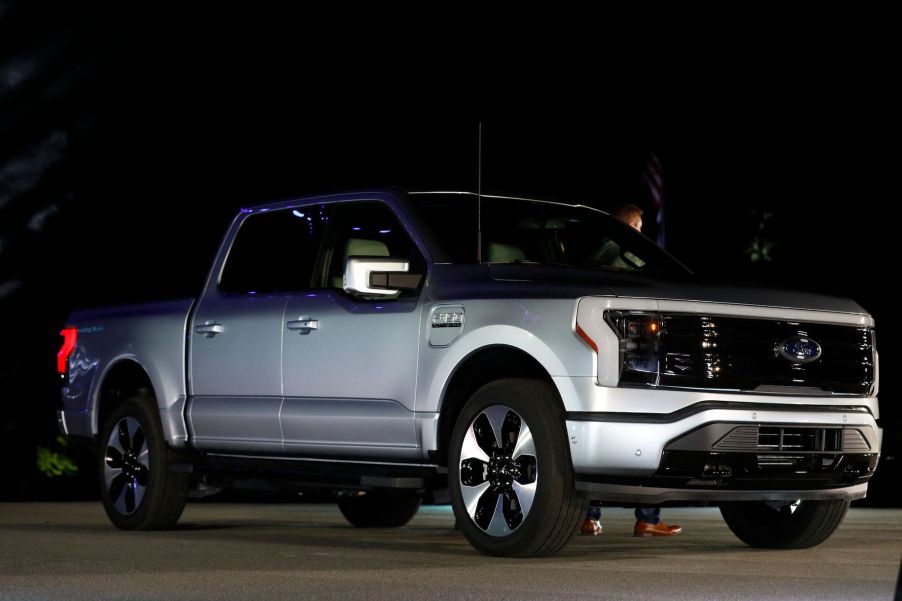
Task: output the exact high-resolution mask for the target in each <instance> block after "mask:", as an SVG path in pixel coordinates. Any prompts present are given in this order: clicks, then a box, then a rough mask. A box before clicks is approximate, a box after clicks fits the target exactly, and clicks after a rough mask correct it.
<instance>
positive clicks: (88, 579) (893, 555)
mask: <svg viewBox="0 0 902 601" xmlns="http://www.w3.org/2000/svg"><path fill="white" fill-rule="evenodd" d="M664 517H665V519H666V521H667V522H668V523H678V524H680V525H682V526H683V528H684V533H683V534H682V535H680V536H677V537H673V538H664V539H662V538H654V539H638V538H634V537H633V536H632V525H633V518H632V511H631V510H628V509H622V508H608V509H606V510H605V519H604V522H605V524H604V526H605V534H604V535H602V536H599V537H581V536H580V537H575V538H574V541H573V542H572V543H571V544H570V546H568V547H567V548H566V549H565V550H564V551H563V552H562V553H560V554H559V555H557V556H555V557H551V558H544V559H527V560H524V559H501V558H491V557H485V556H482V555H480V554H478V553H477V552H476V551H474V550H473V549H472V548H471V547H470V546H469V545H468V544H467V542H466V541H465V540H464V538H463V536H462V535H461V534H460V533H459V532H457V531H455V530H453V523H454V518H453V516H452V514H451V512H450V509H449V508H448V507H447V506H429V507H423V508H422V509H421V511H420V513H419V514H418V515H417V516H416V517H415V518H414V519H413V521H411V523H410V524H408V525H407V526H405V527H404V528H399V529H377V530H361V529H355V528H352V527H350V526H349V525H348V524H347V523H346V522H345V521H344V519H343V518H342V516H341V514H340V513H339V512H338V509H337V508H336V507H335V506H334V505H320V504H317V505H313V504H298V505H287V504H286V505H258V504H244V505H241V504H213V503H203V504H200V503H194V504H189V505H188V508H187V509H186V511H185V514H184V515H183V517H182V520H181V522H180V528H179V529H177V530H175V531H170V532H121V531H118V530H116V529H115V528H113V527H112V526H111V525H110V524H109V522H108V521H107V519H106V516H105V515H104V513H103V510H102V508H101V507H100V504H99V503H43V504H25V503H22V504H0V599H16V600H26V599H66V600H74V599H116V600H131V599H136V600H137V599H140V600H150V599H211V600H213V599H215V600H219V599H253V600H256V599H308V598H310V599H342V600H345V601H346V600H347V599H391V600H396V599H463V598H465V599H467V600H468V601H476V600H481V599H486V600H489V599H490V600H492V601H499V600H503V599H518V600H520V599H567V600H568V601H569V600H571V599H630V600H642V599H673V600H682V599H717V600H721V601H723V600H734V599H736V600H738V599H784V600H789V599H793V600H794V599H816V600H819V601H821V600H829V599H883V600H886V599H892V598H893V595H894V592H895V591H896V580H897V577H898V574H899V565H900V557H902V510H898V509H852V510H851V511H850V512H849V515H848V516H847V517H846V520H845V522H844V523H843V524H842V525H841V526H840V528H839V529H838V530H837V532H836V533H835V534H834V535H833V537H832V538H830V539H829V540H828V541H827V542H825V543H824V544H822V545H820V546H818V547H815V548H813V549H807V550H797V551H765V550H757V549H751V548H749V547H746V546H745V545H743V544H742V543H741V542H740V541H739V540H738V539H736V538H735V537H734V536H733V534H732V533H731V532H730V531H729V530H728V529H727V527H726V526H725V525H724V523H723V521H722V520H721V518H720V514H719V512H718V511H717V510H716V509H709V508H668V509H666V510H665V512H664Z"/></svg>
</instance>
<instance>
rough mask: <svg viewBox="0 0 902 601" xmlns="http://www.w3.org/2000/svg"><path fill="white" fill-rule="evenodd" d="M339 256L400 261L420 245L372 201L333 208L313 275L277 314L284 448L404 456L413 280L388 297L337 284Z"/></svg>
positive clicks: (408, 447)
mask: <svg viewBox="0 0 902 601" xmlns="http://www.w3.org/2000/svg"><path fill="white" fill-rule="evenodd" d="M349 256H382V257H393V258H399V259H405V260H408V261H409V262H410V273H413V274H420V275H422V276H423V278H421V280H422V279H424V278H425V271H426V263H425V260H424V259H423V256H422V253H421V252H420V250H419V249H418V248H417V247H416V245H415V244H414V243H413V241H412V239H411V237H410V235H409V234H408V232H407V231H406V230H405V228H404V227H403V226H402V225H401V223H400V222H399V220H398V219H397V217H396V216H395V215H394V214H393V212H392V211H391V209H390V208H389V207H388V206H387V205H385V204H383V203H381V202H375V201H371V202H347V203H341V204H339V205H337V206H336V209H335V213H334V215H333V219H332V224H331V228H330V230H329V234H328V237H327V240H326V241H325V243H324V246H323V253H322V256H321V260H320V265H319V268H318V273H315V274H314V280H315V281H316V280H317V279H318V284H319V286H318V288H317V289H316V290H312V291H310V292H309V293H308V294H303V295H301V294H298V295H295V296H294V297H293V298H292V299H291V300H290V301H289V303H288V308H287V310H286V313H285V324H284V325H285V330H284V333H285V339H284V343H283V352H282V363H283V368H282V381H283V385H284V394H285V402H284V404H283V407H282V419H281V424H282V432H283V435H284V440H285V451H286V452H288V453H292V454H296V455H301V456H319V457H339V458H340V457H348V458H355V459H376V460H378V459H391V460H403V459H414V458H416V456H417V442H416V434H415V429H414V398H415V390H416V375H417V351H418V335H419V315H420V294H419V290H420V288H422V281H421V282H420V287H419V288H417V289H416V290H413V289H411V290H403V291H401V292H400V293H399V294H396V295H394V296H392V297H384V296H383V297H380V298H376V297H369V298H367V297H364V296H360V295H351V294H349V293H347V292H345V291H344V290H343V274H344V266H345V263H346V261H347V258H348V257H349Z"/></svg>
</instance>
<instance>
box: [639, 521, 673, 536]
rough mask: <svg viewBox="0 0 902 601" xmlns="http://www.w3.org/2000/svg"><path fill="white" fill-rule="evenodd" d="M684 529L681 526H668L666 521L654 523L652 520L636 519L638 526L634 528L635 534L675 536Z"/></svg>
mask: <svg viewBox="0 0 902 601" xmlns="http://www.w3.org/2000/svg"><path fill="white" fill-rule="evenodd" d="M682 531H683V529H682V528H680V527H679V526H668V525H667V524H665V523H664V522H658V523H657V524H652V523H651V522H643V521H642V520H637V521H636V527H635V528H633V536H673V535H674V534H679V533H680V532H682Z"/></svg>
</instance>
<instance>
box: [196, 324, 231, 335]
mask: <svg viewBox="0 0 902 601" xmlns="http://www.w3.org/2000/svg"><path fill="white" fill-rule="evenodd" d="M194 331H195V332H197V333H198V334H206V335H207V338H212V337H213V336H216V335H217V334H222V333H223V332H225V328H224V327H222V324H221V323H205V324H203V325H200V326H194Z"/></svg>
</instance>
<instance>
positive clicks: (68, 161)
mask: <svg viewBox="0 0 902 601" xmlns="http://www.w3.org/2000/svg"><path fill="white" fill-rule="evenodd" d="M129 17H130V18H131V19H132V20H134V19H135V18H136V17H137V15H129ZM167 22H168V21H167V20H165V19H159V18H158V19H156V20H151V21H150V22H149V23H145V26H144V27H135V28H134V29H128V28H114V27H111V25H110V21H108V20H101V19H96V18H94V17H92V16H86V15H84V14H78V13H75V12H73V13H71V14H42V13H40V12H39V9H36V8H34V7H33V6H30V7H28V8H25V5H24V3H12V4H9V3H0V320H2V321H0V323H2V328H3V332H4V334H5V338H6V341H7V344H5V345H4V350H3V360H2V361H0V403H2V407H3V409H2V412H3V415H2V417H0V428H2V429H0V437H2V440H0V456H2V457H3V463H4V466H6V467H7V472H9V471H10V468H11V471H12V474H13V476H12V477H9V478H5V479H4V481H3V482H2V483H0V499H2V498H49V497H53V496H66V495H72V496H76V497H77V496H79V495H83V494H86V493H85V492H84V491H85V490H86V488H85V487H86V486H89V485H88V484H86V480H84V479H83V480H80V481H79V482H78V483H76V484H73V483H72V482H70V483H68V484H66V483H64V484H59V483H58V482H57V483H48V482H47V481H46V479H44V478H43V477H42V476H40V475H39V474H36V473H35V470H34V456H35V449H36V447H37V446H39V445H44V446H47V445H50V444H53V443H52V441H53V439H54V437H55V419H54V411H55V410H56V406H57V402H58V401H57V399H58V388H57V377H56V374H55V353H56V351H57V349H58V348H59V341H60V339H59V336H58V331H59V329H60V328H61V327H62V325H63V324H64V321H65V317H66V315H67V314H68V312H69V311H71V310H72V309H74V308H80V307H90V306H98V305H105V304H115V303H121V302H130V301H141V300H150V299H162V298H178V297H190V296H194V295H196V294H197V292H198V290H199V288H200V286H201V284H202V281H203V278H204V277H205V275H206V270H207V269H208V267H209V263H210V261H211V259H212V257H213V255H214V253H215V251H216V247H217V245H218V243H219V241H220V239H221V237H222V235H223V233H224V232H225V228H226V226H227V224H228V223H229V221H230V219H231V218H232V217H233V215H234V214H235V212H236V211H237V210H238V209H239V208H240V207H241V206H247V205H253V204H258V203H263V202H267V201H271V200H276V199H285V198H291V197H297V196H303V195H309V194H314V193H318V192H332V191H342V190H349V189H361V188H371V187H383V186H398V187H401V188H405V189H411V190H449V189H456V190H470V191H475V189H476V185H477V156H478V137H477V124H478V122H479V121H480V120H481V121H482V124H483V140H482V158H483V161H482V187H483V191H484V192H486V193H511V194H518V195H523V196H528V197H535V198H545V199H550V200H562V201H570V202H580V203H583V204H590V205H594V206H598V207H601V208H608V209H611V208H613V207H615V206H617V205H618V204H620V203H622V202H634V203H636V204H638V205H640V206H642V207H644V208H645V209H646V211H647V213H646V215H645V223H646V225H647V228H646V233H648V234H649V235H652V236H653V235H654V212H653V208H652V206H651V204H650V201H649V198H648V196H647V195H646V194H645V191H644V189H643V186H642V183H641V174H642V169H643V166H644V164H645V161H646V159H647V157H648V155H649V153H650V152H652V151H654V152H655V153H656V154H657V156H658V157H659V158H660V161H661V163H662V166H663V171H664V199H665V200H664V202H665V207H666V211H667V213H666V215H667V220H666V224H667V225H666V227H667V240H668V244H667V247H668V250H670V251H671V252H672V253H673V254H674V255H676V256H677V257H678V258H680V259H681V260H682V261H684V262H685V263H686V264H687V265H688V266H689V267H690V268H691V269H693V270H694V271H695V272H696V273H698V274H699V275H701V276H703V277H706V278H712V279H716V280H724V281H734V282H737V281H738V282H746V283H753V284H756V285H768V286H777V287H788V288H796V289H803V290H813V291H819V292H826V293H830V294H837V295H842V296H849V297H852V298H854V299H855V300H857V301H858V302H859V303H860V304H861V305H862V306H864V307H865V308H866V309H867V310H868V311H870V312H871V313H872V314H873V315H874V317H875V318H876V320H877V333H878V349H879V350H880V352H881V364H882V366H883V376H884V377H883V379H882V382H881V395H880V396H881V400H882V402H881V405H882V411H883V420H882V422H883V423H882V425H883V427H884V428H886V429H887V431H886V433H885V440H884V452H885V457H884V462H883V464H882V466H881V468H880V470H879V471H878V479H879V477H880V471H882V470H887V472H889V471H891V470H894V472H895V473H896V474H898V471H899V469H898V466H897V463H895V461H894V460H892V461H890V460H888V457H887V455H893V456H894V455H896V454H897V453H898V451H899V448H900V428H899V426H898V425H897V424H898V423H899V419H900V416H902V411H900V410H899V409H898V407H896V406H895V405H898V404H897V403H894V402H893V401H894V399H895V397H897V396H898V390H899V386H898V383H897V381H896V380H895V378H894V377H893V374H894V370H893V369H892V367H891V366H892V365H894V364H895V359H896V358H898V351H897V350H896V348H895V340H896V338H897V336H899V335H900V331H899V319H898V317H897V316H896V315H895V306H894V305H895V302H894V300H893V299H892V298H891V295H890V293H889V292H888V290H889V288H890V287H891V285H892V284H893V283H894V282H893V281H892V278H893V277H894V273H895V271H896V270H895V268H894V263H895V259H896V258H897V257H898V252H897V251H896V250H895V249H896V246H895V243H894V242H895V240H894V238H895V235H896V232H897V230H898V227H897V224H896V222H895V220H894V219H893V218H892V217H891V214H892V212H891V211H890V209H889V208H888V207H890V206H891V205H892V203H893V200H894V198H896V197H897V196H898V193H897V192H895V191H894V190H893V191H892V192H891V191H890V186H889V183H890V180H891V179H893V178H892V173H894V172H895V171H896V169H895V164H894V163H893V159H892V157H890V156H889V155H888V154H886V152H885V150H884V149H883V147H882V145H880V144H879V143H878V141H879V138H880V136H879V135H878V134H877V133H876V132H879V131H881V130H882V128H883V127H884V120H885V117H886V115H885V114H883V113H882V112H881V111H880V110H879V108H878V106H879V105H874V104H872V103H870V101H869V100H868V99H867V98H865V97H857V98H856V99H853V100H851V101H849V100H847V99H846V98H845V97H844V98H842V99H840V98H838V97H835V96H819V95H815V96H813V97H811V98H810V100H809V96H808V95H805V90H800V91H799V93H800V94H802V96H801V97H798V94H796V91H795V90H792V89H785V88H781V89H780V90H779V91H778V92H779V93H777V91H775V96H774V98H775V99H776V100H775V101H772V102H768V103H759V102H755V101H754V99H753V98H749V101H748V102H747V103H740V102H738V103H737V104H729V105H726V104H725V105H723V106H720V107H718V110H708V107H709V106H710V105H709V104H707V103H706V104H705V105H704V106H699V107H696V109H695V110H694V111H692V112H689V111H687V112H685V113H682V114H679V115H676V118H674V119H673V120H672V123H669V124H668V126H667V127H661V128H660V131H655V128H653V127H651V126H650V124H649V122H648V121H647V120H646V118H645V117H646V115H644V114H630V115H626V114H623V113H620V112H615V111H607V110H602V109H599V110H589V109H590V107H586V109H585V110H583V111H582V112H581V114H578V113H574V111H572V110H569V109H568V108H567V107H566V104H567V103H566V102H563V103H562V105H557V104H555V105H551V104H549V105H548V106H547V107H545V108H544V109H543V110H537V109H536V108H535V106H534V105H533V103H530V107H529V109H528V110H523V108H524V107H523V106H521V105H519V104H518V102H517V101H516V99H512V100H511V101H510V102H509V103H503V102H497V103H496V102H491V105H492V106H493V107H494V108H493V109H492V111H490V112H485V113H484V114H481V115H480V116H479V117H476V116H474V115H473V114H471V111H470V107H472V106H474V104H473V103H474V100H475V101H478V98H473V96H478V94H476V93H475V92H473V93H468V94H462V93H461V89H466V87H465V86H463V85H461V84H459V83H458V82H459V78H460V77H461V76H460V74H459V73H455V74H454V75H453V76H451V75H449V80H448V81H447V88H448V89H455V91H454V92H453V93H446V90H445V89H444V88H442V86H434V84H433V85H429V86H421V85H418V82H417V81H416V80H415V79H412V78H411V79H405V78H406V77H413V76H412V75H411V74H410V73H407V72H406V71H405V73H403V75H402V74H401V73H400V72H390V71H380V72H378V73H375V74H374V73H372V72H371V73H368V74H365V75H364V74H360V73H359V72H357V71H351V70H346V71H342V73H341V77H335V75H336V73H335V72H332V74H331V76H325V75H324V72H325V71H326V70H327V69H326V68H325V67H324V64H325V63H324V61H325V60H326V58H325V55H326V54H328V50H326V49H322V48H320V49H319V51H318V52H317V53H316V54H311V52H312V51H313V50H314V49H313V48H312V47H311V46H310V45H303V44H299V45H298V46H297V47H296V48H295V52H296V54H290V53H289V54H282V55H280V56H279V57H278V58H279V59H281V60H280V63H279V66H278V67H276V66H274V65H275V58H274V57H272V56H268V57H266V60H263V59H262V58H261V57H259V56H255V55H254V54H253V52H252V49H251V48H250V47H252V46H254V42H252V41H251V40H250V39H249V38H242V37H240V36H239V37H233V38H230V39H229V41H228V43H223V42H225V41H226V40H225V39H224V38H228V36H222V35H219V36H215V37H216V43H217V44H221V45H213V43H212V42H211V43H210V44H208V43H206V40H207V38H206V37H204V36H203V35H201V34H202V33H204V32H202V31H199V30H195V29H192V28H191V27H184V28H182V29H181V30H179V32H178V33H174V32H169V31H168V30H166V29H165V28H164V24H165V23H167ZM186 32H187V33H186ZM170 33H172V35H170ZM195 34H196V35H195ZM313 57H316V60H314V58H313ZM363 70H365V69H363ZM411 71H412V72H413V70H411ZM357 75H361V77H360V79H359V81H357V80H355V79H354V78H355V77H356V76H357ZM451 77H453V78H454V79H451ZM518 93H520V94H523V95H527V94H528V93H529V88H523V89H520V90H518ZM668 94H670V96H668ZM463 96H467V98H466V99H465V101H463V102H460V103H458V102H456V100H457V99H458V98H461V97H463ZM565 96H566V92H563V91H561V97H560V98H558V100H560V101H565V100H566V97H565ZM669 97H674V98H681V99H682V102H685V101H686V99H685V97H684V95H683V93H682V92H678V91H677V90H675V89H673V88H671V89H669V90H668V91H665V92H664V93H662V98H661V102H662V103H666V102H667V100H668V98H669ZM708 100H709V102H710V98H709V99H708ZM486 104H488V103H486ZM580 104H581V105H582V103H580ZM680 106H683V105H682V104H681V105H680ZM765 107H766V108H765ZM671 108H672V107H671ZM476 112H479V111H476ZM756 236H757V237H758V238H759V239H760V240H764V241H767V242H770V243H772V244H773V246H772V249H771V260H765V261H758V262H753V261H751V260H750V257H749V254H748V253H747V250H748V249H749V247H750V246H751V245H752V243H753V240H754V239H755V237H756ZM85 469H93V468H92V466H90V465H89V466H88V467H87V468H85ZM82 471H84V470H82ZM85 478H87V476H85ZM877 484H878V485H879V482H878V483H877ZM874 489H875V493H878V494H875V497H878V498H880V497H881V495H880V494H879V493H880V488H879V486H875V487H874ZM61 491H62V492H61ZM72 491H75V492H72ZM92 492H93V491H92ZM884 501H885V499H884Z"/></svg>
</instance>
